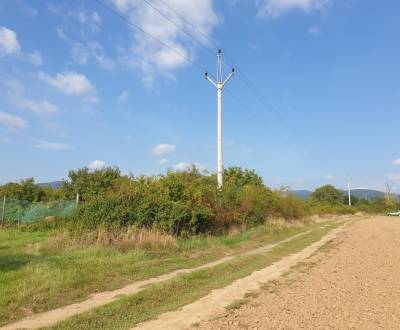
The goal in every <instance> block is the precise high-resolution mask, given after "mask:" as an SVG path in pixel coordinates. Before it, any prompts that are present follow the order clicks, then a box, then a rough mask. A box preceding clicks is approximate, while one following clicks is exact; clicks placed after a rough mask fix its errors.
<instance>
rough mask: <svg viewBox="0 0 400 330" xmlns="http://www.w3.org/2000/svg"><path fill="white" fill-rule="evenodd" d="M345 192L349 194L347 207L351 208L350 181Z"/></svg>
mask: <svg viewBox="0 0 400 330" xmlns="http://www.w3.org/2000/svg"><path fill="white" fill-rule="evenodd" d="M347 191H348V194H349V206H351V188H350V181H347Z"/></svg>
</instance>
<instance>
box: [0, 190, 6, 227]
mask: <svg viewBox="0 0 400 330" xmlns="http://www.w3.org/2000/svg"><path fill="white" fill-rule="evenodd" d="M5 215H6V196H4V197H3V211H2V212H1V225H2V226H4V220H5V219H4V217H5Z"/></svg>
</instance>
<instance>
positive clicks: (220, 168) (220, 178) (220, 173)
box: [204, 49, 235, 189]
mask: <svg viewBox="0 0 400 330" xmlns="http://www.w3.org/2000/svg"><path fill="white" fill-rule="evenodd" d="M234 74H235V69H232V71H231V73H230V74H229V76H228V77H227V78H226V79H225V81H224V80H223V78H222V52H221V49H219V50H218V54H217V81H216V82H215V81H214V80H212V79H211V77H210V76H209V75H208V73H207V72H206V73H205V75H204V77H205V79H206V80H208V81H209V82H210V83H211V84H213V85H214V86H215V87H216V88H217V102H218V112H217V149H218V151H217V182H218V189H221V188H222V186H223V184H224V163H223V158H222V89H223V88H224V86H225V84H226V83H227V82H228V81H229V80H230V79H231V78H232V76H233V75H234Z"/></svg>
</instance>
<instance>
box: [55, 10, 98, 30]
mask: <svg viewBox="0 0 400 330" xmlns="http://www.w3.org/2000/svg"><path fill="white" fill-rule="evenodd" d="M58 13H59V12H58ZM67 15H68V16H69V17H72V18H75V19H76V20H77V21H78V22H79V23H80V24H82V25H87V26H89V27H90V28H91V29H92V31H94V32H98V31H100V27H101V16H100V15H99V13H98V12H96V11H95V12H93V13H92V14H90V13H87V12H85V11H84V10H77V11H69V12H68V13H67Z"/></svg>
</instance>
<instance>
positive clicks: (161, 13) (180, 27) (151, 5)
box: [143, 0, 215, 55]
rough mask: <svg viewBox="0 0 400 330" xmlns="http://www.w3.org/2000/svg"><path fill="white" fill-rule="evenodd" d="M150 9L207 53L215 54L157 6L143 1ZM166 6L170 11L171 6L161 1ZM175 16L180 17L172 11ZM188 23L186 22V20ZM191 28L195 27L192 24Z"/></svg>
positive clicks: (146, 0) (145, 0)
mask: <svg viewBox="0 0 400 330" xmlns="http://www.w3.org/2000/svg"><path fill="white" fill-rule="evenodd" d="M143 1H144V2H145V3H146V4H147V5H148V6H149V7H151V8H152V9H153V10H155V11H156V12H157V13H159V14H160V15H161V16H162V17H164V18H165V19H166V20H167V21H168V22H170V23H171V24H172V25H174V26H175V27H177V28H178V29H179V30H181V31H182V32H183V33H185V34H186V35H187V36H189V37H190V38H192V39H193V40H194V41H196V42H197V43H198V44H199V45H201V46H202V47H203V48H204V49H206V50H207V51H209V52H210V53H211V54H212V55H214V54H215V51H214V49H212V48H211V47H209V46H207V45H206V44H205V43H203V42H202V41H200V40H199V39H197V38H196V37H195V36H194V35H193V34H192V33H190V32H188V31H186V30H185V28H183V27H182V26H180V25H178V24H177V23H175V22H174V21H173V20H171V19H170V18H169V17H168V16H167V15H165V14H164V13H163V12H162V11H161V10H160V9H158V8H157V7H156V6H155V5H153V4H152V3H151V2H149V1H148V0H143ZM161 2H162V3H163V4H164V5H165V6H167V8H168V9H170V10H171V11H172V9H171V7H170V6H168V5H167V4H166V3H165V2H163V1H161ZM172 12H173V13H174V14H176V15H178V14H177V13H176V12H175V11H172ZM178 16H179V17H180V18H182V19H183V16H180V15H178ZM185 21H186V20H185ZM186 22H187V23H189V22H188V21H186ZM189 24H190V26H193V25H192V24H191V23H189Z"/></svg>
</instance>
